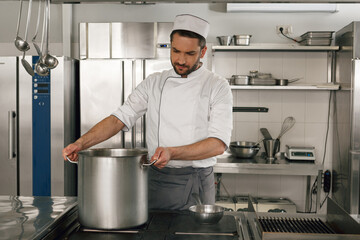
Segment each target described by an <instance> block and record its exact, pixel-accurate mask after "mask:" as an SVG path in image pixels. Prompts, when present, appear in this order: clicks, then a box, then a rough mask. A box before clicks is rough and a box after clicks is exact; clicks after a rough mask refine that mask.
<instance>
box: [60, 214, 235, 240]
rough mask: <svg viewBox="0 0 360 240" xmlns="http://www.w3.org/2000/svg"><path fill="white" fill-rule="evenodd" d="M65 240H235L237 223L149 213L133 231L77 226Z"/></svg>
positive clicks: (232, 218) (226, 217)
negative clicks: (214, 222) (213, 221)
mask: <svg viewBox="0 0 360 240" xmlns="http://www.w3.org/2000/svg"><path fill="white" fill-rule="evenodd" d="M75 224H77V225H78V226H77V227H76V228H75V230H74V231H73V232H72V233H70V234H69V236H67V238H66V239H69V240H77V239H88V240H92V239H107V240H112V239H119V240H132V239H136V240H183V239H184V240H185V239H187V240H193V239H194V240H195V239H196V240H202V239H204V240H205V239H206V240H213V239H214V240H215V239H216V240H234V239H238V234H237V228H236V221H235V218H234V217H233V216H230V215H224V216H223V218H222V219H221V220H220V221H219V222H218V223H217V224H211V225H204V224H199V223H197V222H196V221H195V220H194V219H193V218H192V216H191V215H190V213H189V212H188V211H171V212H169V211H157V212H150V213H149V219H148V221H147V223H145V224H144V225H141V226H139V227H136V228H131V229H122V230H116V231H105V230H94V229H86V228H83V227H82V226H81V225H80V224H79V223H78V222H76V223H75Z"/></svg>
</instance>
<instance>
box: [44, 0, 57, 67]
mask: <svg viewBox="0 0 360 240" xmlns="http://www.w3.org/2000/svg"><path fill="white" fill-rule="evenodd" d="M46 4H47V24H46V48H45V56H44V57H43V62H44V64H45V65H46V66H47V67H48V68H49V69H53V68H55V67H56V66H57V65H58V63H59V61H58V60H57V59H56V58H55V57H54V56H51V55H50V54H49V32H50V0H47V1H46Z"/></svg>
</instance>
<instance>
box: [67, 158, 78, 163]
mask: <svg viewBox="0 0 360 240" xmlns="http://www.w3.org/2000/svg"><path fill="white" fill-rule="evenodd" d="M65 157H66V159H67V160H68V161H69V162H71V163H75V164H78V162H77V161H73V160H71V159H70V158H69V157H68V156H65Z"/></svg>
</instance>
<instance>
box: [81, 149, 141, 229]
mask: <svg viewBox="0 0 360 240" xmlns="http://www.w3.org/2000/svg"><path fill="white" fill-rule="evenodd" d="M145 162H147V151H146V150H142V149H90V150H85V151H81V152H79V162H78V207H79V222H80V224H81V225H82V226H84V227H87V228H95V229H107V230H109V229H123V228H130V227H134V226H139V225H142V224H144V223H145V222H146V221H147V219H148V187H147V167H146V166H144V165H143V163H145Z"/></svg>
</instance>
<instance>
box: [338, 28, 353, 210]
mask: <svg viewBox="0 0 360 240" xmlns="http://www.w3.org/2000/svg"><path fill="white" fill-rule="evenodd" d="M335 44H336V45H338V46H339V51H338V52H337V54H336V82H337V83H339V84H340V85H341V90H340V91H336V93H335V98H334V125H333V126H334V128H333V136H334V139H333V188H332V197H333V199H334V200H335V201H336V202H337V203H338V204H339V205H340V206H342V207H343V208H344V209H345V210H346V211H347V212H349V213H350V214H359V204H360V197H359V192H360V191H359V189H360V178H359V174H360V22H352V23H351V24H349V25H347V26H346V27H344V28H342V29H341V30H339V31H337V32H336V35H335Z"/></svg>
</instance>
